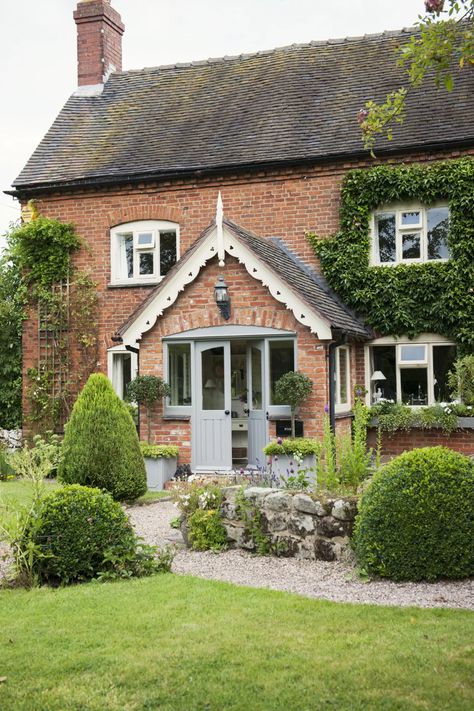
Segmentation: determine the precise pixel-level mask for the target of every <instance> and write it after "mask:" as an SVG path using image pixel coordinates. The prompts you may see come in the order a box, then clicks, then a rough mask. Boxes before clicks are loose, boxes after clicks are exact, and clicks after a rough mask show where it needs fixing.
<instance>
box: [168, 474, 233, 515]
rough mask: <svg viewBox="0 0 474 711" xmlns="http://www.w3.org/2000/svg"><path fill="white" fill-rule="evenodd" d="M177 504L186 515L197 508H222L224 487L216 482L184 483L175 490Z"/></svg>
mask: <svg viewBox="0 0 474 711" xmlns="http://www.w3.org/2000/svg"><path fill="white" fill-rule="evenodd" d="M173 496H174V499H175V502H176V505H177V507H178V509H179V510H180V511H182V512H183V513H184V514H185V516H186V517H189V516H191V514H193V513H194V512H195V511H196V510H197V509H199V508H201V509H220V507H221V504H222V489H220V487H218V486H215V485H214V484H207V485H206V486H202V485H201V484H195V483H194V482H193V483H191V484H188V483H187V482H186V483H183V484H181V486H180V487H178V488H176V489H174V490H173Z"/></svg>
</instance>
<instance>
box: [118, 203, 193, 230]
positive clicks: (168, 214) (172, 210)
mask: <svg viewBox="0 0 474 711" xmlns="http://www.w3.org/2000/svg"><path fill="white" fill-rule="evenodd" d="M139 220H163V221H168V222H177V223H178V224H182V223H183V221H184V213H183V211H182V210H180V209H179V208H176V207H157V206H156V205H137V206H136V207H128V208H124V209H121V210H114V211H113V212H110V213H109V215H108V223H109V227H111V228H112V227H117V225H124V224H126V223H127V222H138V221H139Z"/></svg>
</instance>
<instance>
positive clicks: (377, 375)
mask: <svg viewBox="0 0 474 711" xmlns="http://www.w3.org/2000/svg"><path fill="white" fill-rule="evenodd" d="M384 380H387V378H386V377H385V375H384V374H383V373H382V371H381V370H376V371H375V372H374V373H373V374H372V377H371V378H370V382H371V383H373V393H372V402H378V401H379V400H381V399H382V398H383V390H382V388H381V387H380V385H378V383H382V382H383V381H384Z"/></svg>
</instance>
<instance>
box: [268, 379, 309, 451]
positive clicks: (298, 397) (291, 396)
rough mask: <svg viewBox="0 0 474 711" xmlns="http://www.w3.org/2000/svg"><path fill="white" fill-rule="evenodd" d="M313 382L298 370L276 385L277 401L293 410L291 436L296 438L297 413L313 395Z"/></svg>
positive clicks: (278, 381)
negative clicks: (302, 404) (303, 403)
mask: <svg viewBox="0 0 474 711" xmlns="http://www.w3.org/2000/svg"><path fill="white" fill-rule="evenodd" d="M312 389H313V381H312V380H311V379H310V378H308V376H307V375H305V374H304V373H300V372H299V371H298V370H294V371H293V370H291V371H289V372H288V373H285V374H284V375H282V376H281V378H280V379H279V380H277V382H276V383H275V396H276V398H277V400H278V401H279V402H281V403H284V404H285V405H289V406H290V408H291V436H292V437H293V438H294V437H295V419H296V412H297V410H298V408H299V406H300V405H301V403H302V402H304V400H306V398H307V397H309V395H310V394H311V390H312Z"/></svg>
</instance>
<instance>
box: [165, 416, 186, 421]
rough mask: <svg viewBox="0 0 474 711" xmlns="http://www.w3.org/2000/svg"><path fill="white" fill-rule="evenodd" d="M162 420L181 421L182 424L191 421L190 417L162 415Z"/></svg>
mask: <svg viewBox="0 0 474 711" xmlns="http://www.w3.org/2000/svg"><path fill="white" fill-rule="evenodd" d="M162 419H163V420H181V421H183V422H188V421H189V420H190V419H191V415H163V417H162Z"/></svg>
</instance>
